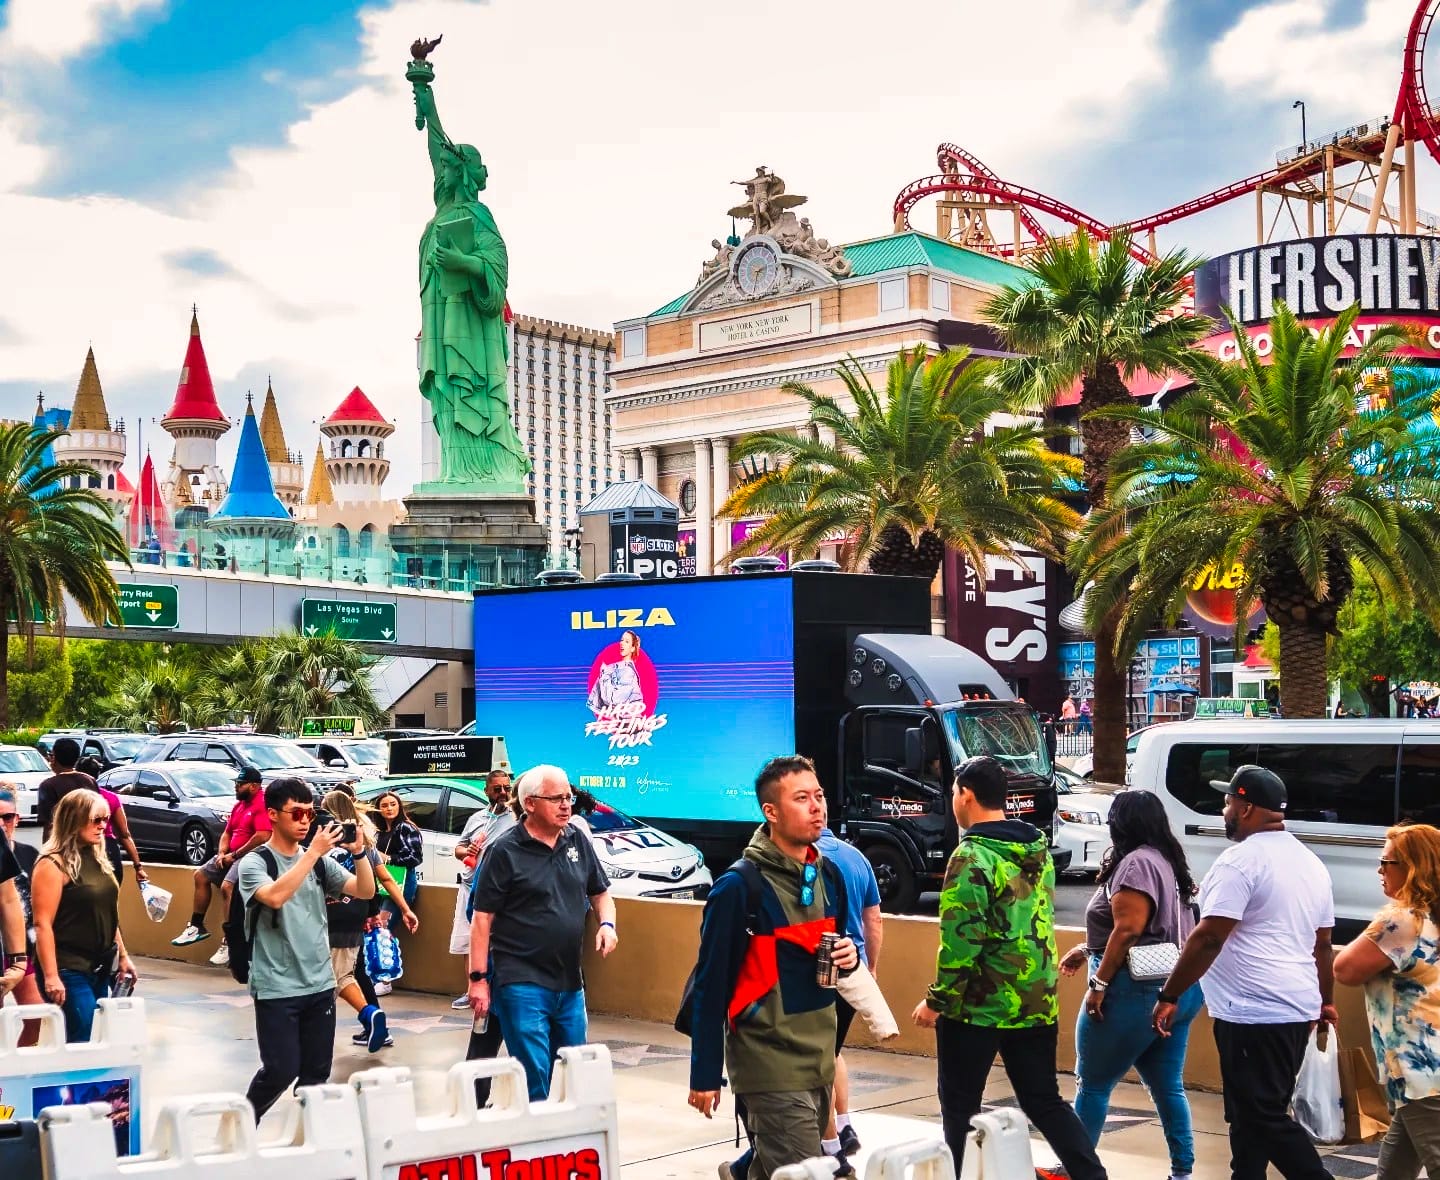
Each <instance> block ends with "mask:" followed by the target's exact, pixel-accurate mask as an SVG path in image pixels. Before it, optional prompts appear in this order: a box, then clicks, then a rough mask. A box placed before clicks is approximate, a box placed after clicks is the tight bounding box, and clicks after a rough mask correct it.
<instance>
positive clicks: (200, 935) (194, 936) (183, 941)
mask: <svg viewBox="0 0 1440 1180" xmlns="http://www.w3.org/2000/svg"><path fill="white" fill-rule="evenodd" d="M209 937H210V931H208V930H204V929H202V928H201V927H199V926H186V927H185V929H184V930H182V931H181V932H180V937H179V938H172V939H171V940H170V945H171V946H189V945H190V944H191V943H192V942H204V941H205V940H206V939H207V938H209Z"/></svg>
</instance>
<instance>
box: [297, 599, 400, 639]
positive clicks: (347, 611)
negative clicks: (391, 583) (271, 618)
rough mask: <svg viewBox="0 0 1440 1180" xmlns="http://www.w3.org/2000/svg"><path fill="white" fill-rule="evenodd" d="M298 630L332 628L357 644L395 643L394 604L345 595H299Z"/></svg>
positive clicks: (312, 631)
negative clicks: (306, 596)
mask: <svg viewBox="0 0 1440 1180" xmlns="http://www.w3.org/2000/svg"><path fill="white" fill-rule="evenodd" d="M300 630H301V631H302V632H304V633H305V634H306V635H320V634H323V633H324V632H326V631H333V632H334V633H335V634H336V635H338V636H339V637H340V638H341V639H355V640H358V641H360V642H361V643H394V642H395V604H394V603H393V602H361V601H359V600H356V599H348V598H302V599H301V600H300Z"/></svg>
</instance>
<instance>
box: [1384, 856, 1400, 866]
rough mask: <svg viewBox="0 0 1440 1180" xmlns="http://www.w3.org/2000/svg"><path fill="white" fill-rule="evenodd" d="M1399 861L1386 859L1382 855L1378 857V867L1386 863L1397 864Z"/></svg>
mask: <svg viewBox="0 0 1440 1180" xmlns="http://www.w3.org/2000/svg"><path fill="white" fill-rule="evenodd" d="M1399 863H1400V862H1399V861H1398V860H1386V859H1385V858H1384V857H1383V856H1382V857H1381V858H1380V867H1381V868H1382V869H1383V868H1385V867H1386V866H1387V865H1398V864H1399Z"/></svg>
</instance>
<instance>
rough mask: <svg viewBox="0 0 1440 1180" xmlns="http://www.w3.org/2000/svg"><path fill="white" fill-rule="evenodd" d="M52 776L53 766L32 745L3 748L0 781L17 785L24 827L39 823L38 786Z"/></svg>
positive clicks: (0, 756) (16, 794)
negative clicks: (37, 813) (51, 768)
mask: <svg viewBox="0 0 1440 1180" xmlns="http://www.w3.org/2000/svg"><path fill="white" fill-rule="evenodd" d="M50 775H51V770H50V764H49V763H48V762H46V761H45V757H44V755H43V754H41V753H40V751H39V750H37V749H35V748H34V747H33V746H0V782H4V783H10V784H11V785H13V786H14V788H15V806H16V808H17V809H18V810H19V812H20V822H21V823H22V824H33V823H36V822H37V816H36V808H37V807H38V806H39V805H40V790H39V787H40V784H41V783H43V782H44V781H45V780H46V779H47V778H49V777H50Z"/></svg>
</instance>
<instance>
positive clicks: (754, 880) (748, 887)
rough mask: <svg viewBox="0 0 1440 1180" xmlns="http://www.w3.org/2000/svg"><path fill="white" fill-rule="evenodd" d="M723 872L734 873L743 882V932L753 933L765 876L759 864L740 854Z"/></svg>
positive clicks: (757, 918) (758, 914) (757, 917)
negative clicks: (761, 873) (761, 872)
mask: <svg viewBox="0 0 1440 1180" xmlns="http://www.w3.org/2000/svg"><path fill="white" fill-rule="evenodd" d="M725 872H727V873H734V874H735V875H736V876H737V877H739V878H740V880H741V881H742V882H744V884H745V932H746V933H747V934H754V933H755V925H756V922H757V921H758V920H759V917H760V904H761V896H762V890H763V889H764V888H765V878H764V877H762V876H761V875H760V866H759V865H757V864H756V863H755V862H754V861H750V860H746V859H745V858H744V857H743V856H742V857H741V858H740V859H739V860H737V861H736V862H735V863H734V864H732V865H731V866H730V867H729V868H728V869H726V870H725ZM722 876H723V874H722Z"/></svg>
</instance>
